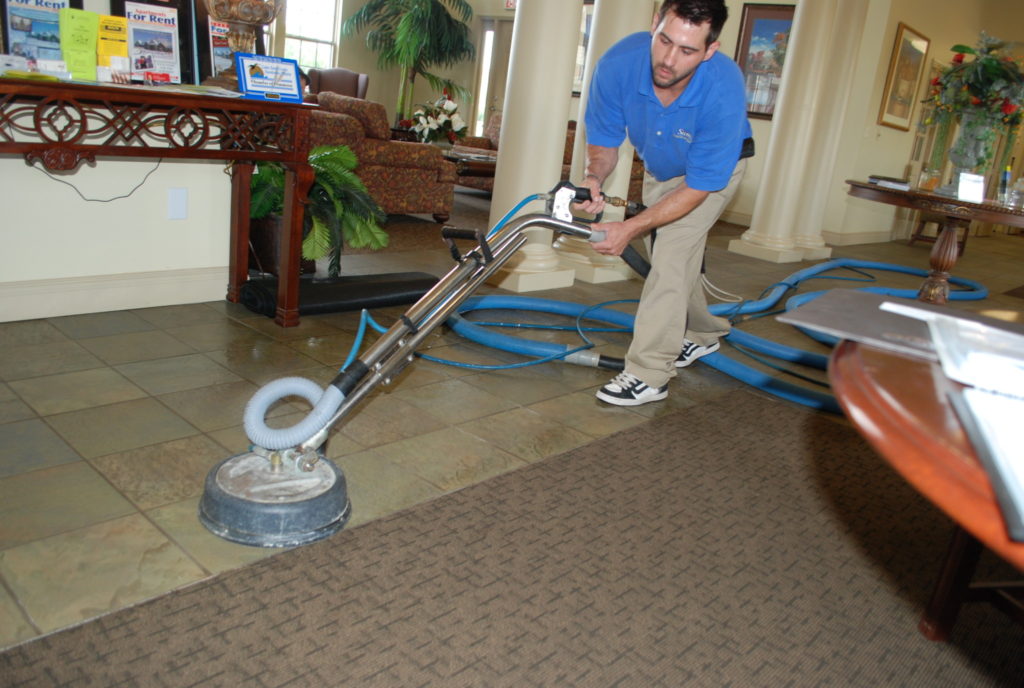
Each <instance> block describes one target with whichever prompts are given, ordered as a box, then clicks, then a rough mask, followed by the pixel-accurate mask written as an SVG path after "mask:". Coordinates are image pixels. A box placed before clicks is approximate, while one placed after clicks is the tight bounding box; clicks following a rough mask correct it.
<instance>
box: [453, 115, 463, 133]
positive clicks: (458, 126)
mask: <svg viewBox="0 0 1024 688" xmlns="http://www.w3.org/2000/svg"><path fill="white" fill-rule="evenodd" d="M465 128H466V123H465V122H464V121H462V115H460V114H459V113H457V112H456V113H455V114H454V115H452V131H462V130H463V129H465Z"/></svg>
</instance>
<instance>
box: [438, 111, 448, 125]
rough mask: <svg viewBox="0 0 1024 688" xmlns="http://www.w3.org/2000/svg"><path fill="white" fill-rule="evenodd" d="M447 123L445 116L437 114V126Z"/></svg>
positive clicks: (446, 116)
mask: <svg viewBox="0 0 1024 688" xmlns="http://www.w3.org/2000/svg"><path fill="white" fill-rule="evenodd" d="M447 121H448V115H447V114H445V113H443V112H442V113H441V114H439V115H438V116H437V123H438V124H442V125H443V124H444V123H445V122H447Z"/></svg>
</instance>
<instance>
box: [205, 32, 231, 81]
mask: <svg viewBox="0 0 1024 688" xmlns="http://www.w3.org/2000/svg"><path fill="white" fill-rule="evenodd" d="M207 21H209V22H210V68H211V69H212V70H213V76H217V75H218V74H220V73H221V72H224V71H227V70H228V69H230V68H231V67H232V66H233V65H234V62H233V61H232V59H231V56H232V51H231V48H230V46H228V23H227V22H222V21H217V20H216V19H207Z"/></svg>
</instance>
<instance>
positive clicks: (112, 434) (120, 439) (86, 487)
mask: <svg viewBox="0 0 1024 688" xmlns="http://www.w3.org/2000/svg"><path fill="white" fill-rule="evenodd" d="M476 217H477V219H479V214H478V215H477V216H476ZM462 226H474V227H477V228H481V225H480V224H476V225H465V224H463V225H462ZM739 229H740V228H737V227H735V226H730V225H722V226H721V227H720V228H716V230H715V231H714V232H713V234H712V237H711V239H710V242H709V250H708V260H707V265H708V275H709V276H710V277H711V279H712V280H713V281H714V282H715V283H716V284H717V285H718V286H720V287H723V288H725V289H727V290H729V291H731V292H734V293H738V294H740V295H742V296H743V297H745V298H749V299H756V298H758V297H759V296H760V295H761V292H762V290H764V289H765V288H766V287H768V286H769V285H772V284H774V283H776V282H777V281H778V280H779V279H781V278H783V277H785V276H787V275H789V274H792V273H793V272H795V271H797V270H800V269H802V268H804V267H807V266H808V265H810V263H800V264H786V265H775V264H770V263H766V262H763V261H758V260H753V259H748V258H744V257H742V256H738V255H736V254H731V253H728V252H727V251H726V250H725V247H726V246H727V243H728V241H729V239H731V238H735V237H736V236H737V235H738V232H739ZM929 250H930V249H929V246H928V245H927V244H918V245H915V246H913V247H908V246H906V245H905V244H904V243H903V242H893V243H888V244H874V245H868V246H852V247H839V248H836V249H835V250H834V257H854V258H862V259H866V260H875V261H884V262H889V263H895V264H899V265H908V266H913V267H919V268H920V267H924V266H925V265H926V264H927V255H928V252H929ZM1022 258H1024V238H1022V237H1012V236H1006V235H996V236H992V237H986V238H976V239H975V238H972V240H971V242H970V243H969V245H968V251H967V255H965V256H964V257H963V258H962V259H961V261H960V263H959V264H958V266H957V268H956V270H955V274H956V275H959V276H964V277H969V278H971V279H975V280H978V281H980V282H982V283H983V284H985V285H986V286H987V287H988V288H989V289H990V291H991V293H992V296H990V297H989V298H988V299H986V300H985V301H983V302H959V304H958V306H957V307H963V308H968V309H971V310H980V309H996V310H1002V311H1006V312H1008V313H1010V314H1011V315H1014V314H1015V315H1016V317H1021V315H1022V310H1024V300H1022V299H1019V298H1013V297H1009V296H1004V295H1003V292H1006V291H1008V290H1010V289H1012V288H1015V287H1019V286H1021V283H1022V282H1024V278H1022V277H1021V276H1022V275H1024V272H1022V270H1021V267H1020V266H1021V264H1022ZM450 260H451V259H450V257H449V256H448V254H447V252H446V251H445V250H443V249H436V250H427V251H423V250H418V251H401V250H388V251H384V252H381V253H377V254H368V255H360V256H352V257H349V258H347V259H346V261H345V268H346V272H347V273H348V274H356V273H371V272H382V271H383V272H391V271H425V272H432V273H434V274H438V275H440V274H443V272H445V271H446V270H447V269H448V267H449V265H450ZM874 274H875V275H878V276H879V281H880V282H882V283H883V284H886V285H890V286H900V287H907V288H916V286H917V285H918V284H919V283H920V277H918V276H916V275H908V274H902V273H888V272H878V271H874ZM847 275H852V273H847ZM853 276H856V275H853ZM832 286H858V285H857V284H850V283H845V282H839V283H836V282H825V281H816V282H811V283H807V286H805V287H804V288H803V289H802V291H808V290H817V289H824V288H829V287H832ZM639 288H640V283H639V282H638V281H636V280H632V281H628V282H619V283H611V284H602V285H590V284H583V283H577V284H576V285H575V286H573V287H572V288H569V289H564V290H555V291H552V292H542V293H536V294H532V296H538V297H544V298H553V299H557V300H564V301H573V302H579V303H600V302H605V301H610V300H615V299H625V298H635V297H636V296H637V295H638V294H639ZM482 291H483V292H484V293H486V292H490V291H493V290H491V289H490V288H484V290H482ZM615 307H618V308H624V309H627V310H628V309H629V308H631V307H632V306H630V305H621V306H615ZM403 311H404V307H396V308H388V309H383V310H381V311H376V312H375V313H374V315H375V317H377V319H378V320H379V321H381V322H382V323H385V324H389V323H390V322H391V321H393V319H394V318H395V317H396V316H397V315H398V314H400V313H401V312H403ZM502 315H508V317H510V318H511V317H514V318H515V319H519V320H522V319H525V318H526V317H527V316H523V315H522V314H515V315H514V316H513V314H501V313H498V314H494V313H487V314H486V316H487V317H488V318H490V319H497V318H500V317H502ZM536 317H537V318H538V319H540V320H547V319H548V318H547V317H546V316H536ZM357 319H358V314H355V313H339V314H331V315H321V316H308V317H304V318H303V319H302V323H301V325H300V326H299V327H296V328H290V329H282V328H279V327H277V326H276V325H275V324H274V323H273V322H272V321H271V320H270V319H268V318H265V317H262V316H259V315H255V314H253V313H251V312H249V311H247V310H245V309H244V308H242V307H241V306H238V305H235V304H230V303H227V302H213V303H203V304H193V305H181V306H170V307H164V308H147V309H138V310H129V311H120V312H109V313H94V314H88V315H76V316H68V317H59V318H48V319H43V320H34V321H24V322H11V323H0V647H5V646H10V645H13V644H17V643H20V642H23V641H25V640H28V639H30V638H33V637H36V636H38V635H41V634H45V633H49V632H52V631H54V630H57V629H60V628H63V627H66V626H69V625H73V624H77V623H80V622H82V621H84V620H87V619H90V618H93V617H95V616H98V615H101V614H104V613H106V612H109V611H112V610H115V609H119V608H122V607H125V606H128V605H132V604H135V603H138V602H141V601H143V600H146V599H149V598H152V597H155V596H158V595H161V594H163V593H166V592H168V591H170V590H173V589H175V588H179V587H181V586H185V585H189V584H191V583H195V582H196V581H200V580H202V579H205V578H208V577H210V576H213V575H215V574H217V573H220V572H222V571H226V570H228V569H231V568H235V567H238V566H243V565H245V564H247V563H250V562H252V561H255V560H257V559H259V558H261V557H266V556H272V555H273V554H275V552H276V551H277V550H267V549H260V548H250V547H244V546H241V545H235V544H232V543H228V542H225V541H223V540H220V539H218V538H217V537H214V536H213V535H211V534H209V533H208V532H207V531H205V530H204V529H203V528H202V527H201V526H200V524H199V522H198V520H197V518H196V509H197V503H198V500H199V496H200V492H201V489H202V484H203V478H204V477H205V475H206V473H207V472H208V471H209V469H210V467H211V466H212V465H213V464H214V463H216V462H217V461H219V460H220V459H222V458H225V457H226V456H229V455H231V454H234V453H238V452H239V451H242V450H244V449H245V447H246V446H247V440H246V439H245V437H244V433H243V431H242V428H241V426H240V422H241V412H242V408H243V406H244V404H245V402H246V401H247V400H248V398H249V396H250V395H251V394H252V393H253V392H254V391H255V390H256V389H257V388H258V386H259V385H261V384H263V383H265V382H267V381H269V380H272V379H274V378H277V377H280V376H283V375H304V376H307V377H310V378H312V379H314V380H317V381H319V382H321V383H326V382H328V381H329V380H330V379H331V378H333V377H334V374H335V370H336V368H337V366H338V365H339V364H341V363H342V362H343V360H344V358H345V356H346V355H347V353H348V350H349V348H350V346H351V345H352V343H353V341H354V338H355V333H356V328H357ZM741 327H743V328H744V329H748V330H751V331H754V332H756V333H758V334H763V335H764V336H767V337H769V338H772V339H776V340H781V341H790V342H793V343H797V344H798V345H800V346H801V347H803V348H808V349H813V350H819V351H821V350H823V349H822V347H821V346H820V345H818V344H816V343H815V342H810V341H809V340H807V339H806V338H805V337H804V336H803V335H801V334H799V333H798V332H796V331H795V330H793V329H792V328H790V327H788V326H785V325H781V324H780V323H777V322H776V321H775V320H774V319H773V318H770V317H765V318H757V319H749V320H748V322H746V323H744V324H742V325H741ZM530 336H533V337H539V338H557V339H558V340H560V341H562V340H564V341H567V342H570V341H576V340H575V335H572V334H566V333H558V332H551V331H545V332H543V333H541V334H532V335H530ZM591 338H592V339H593V340H594V342H595V345H596V346H597V348H598V349H599V350H601V351H604V352H608V353H610V354H611V355H615V356H621V355H622V353H623V351H624V349H623V347H624V345H625V344H626V342H627V340H626V338H625V336H624V335H622V334H619V333H594V334H592V335H591ZM424 350H429V351H428V353H430V354H431V355H434V356H438V357H441V358H445V359H450V360H454V361H460V362H465V363H510V362H514V361H517V360H520V359H519V357H518V356H516V355H513V354H504V353H500V352H495V351H493V350H489V349H486V348H484V347H482V346H479V345H476V344H473V343H469V342H466V341H464V340H461V339H459V338H458V337H457V336H455V335H453V334H452V333H450V332H448V331H447V330H438V331H435V332H434V333H433V334H432V335H431V337H430V339H429V341H428V342H427V344H426V346H425V347H424ZM754 365H755V366H758V365H759V364H756V363H755V364H754ZM611 375H612V373H610V372H608V371H603V370H598V369H591V368H581V367H577V366H572V365H567V364H560V363H548V364H544V365H541V366H537V367H530V368H520V369H512V370H498V371H479V370H474V369H470V368H460V367H451V366H447V365H442V364H439V363H434V362H430V361H425V360H418V361H417V362H416V363H414V364H413V365H412V366H410V367H409V368H407V369H406V370H405V371H403V373H402V374H401V376H399V378H398V379H397V380H396V382H395V383H394V384H392V385H391V386H390V387H387V388H383V387H382V388H379V389H377V390H376V391H375V392H374V393H373V394H372V396H371V397H370V398H369V399H368V400H367V401H365V402H364V403H363V404H362V405H361V406H360V407H358V408H357V410H356V411H355V412H354V413H353V414H352V415H350V416H349V417H348V418H347V419H346V420H345V422H344V423H343V424H341V425H340V427H338V428H337V429H336V430H337V431H336V432H335V434H334V435H333V437H332V439H331V441H330V442H329V444H328V455H329V456H330V457H331V458H332V459H333V460H334V461H335V462H336V463H337V464H338V465H339V466H340V467H341V468H342V470H343V471H344V473H345V475H346V478H347V480H348V485H349V494H350V497H351V499H352V502H353V505H354V513H353V517H352V520H351V521H350V524H349V526H348V527H350V528H352V527H358V526H359V525H360V524H362V523H365V522H367V521H369V520H371V519H374V518H378V517H380V516H382V515H385V514H388V513H391V512H393V511H395V510H397V509H401V508H403V507H406V506H409V505H412V504H415V503H418V502H421V501H424V500H428V499H433V498H435V497H438V496H441V495H443V494H445V493H447V492H450V491H453V490H458V489H460V488H461V487H464V486H466V485H469V484H472V483H475V482H477V481H480V480H483V479H486V478H488V477H490V476H493V475H497V474H499V473H502V472H504V471H508V470H513V469H515V468H517V467H519V466H523V465H525V464H527V463H529V462H532V461H537V460H540V459H543V458H545V457H549V456H552V455H555V454H558V453H560V452H564V451H566V450H568V449H571V448H573V447H576V446H579V445H581V444H584V443H586V442H590V441H592V440H594V439H595V438H600V437H602V436H605V435H608V434H611V433H614V432H616V431H619V430H622V429H624V428H627V427H629V426H631V425H634V424H636V423H640V422H643V421H644V420H645V419H647V418H650V417H652V416H653V415H657V414H661V413H665V412H667V411H671V410H673V409H678V408H682V407H687V406H691V405H694V404H698V403H700V402H701V401H702V400H704V399H708V398H711V397H713V396H715V395H718V394H722V393H723V392H725V391H728V390H731V389H733V388H735V387H736V386H738V385H739V384H740V383H739V382H737V381H735V380H733V379H731V378H729V377H726V376H725V375H723V374H721V373H718V372H716V371H714V370H712V369H710V368H708V367H706V366H703V365H696V366H693V367H692V368H689V369H687V370H684V371H681V374H680V375H679V377H678V379H677V380H676V381H674V382H673V383H672V384H671V387H670V396H669V399H668V400H667V401H666V402H663V403H660V404H653V405H648V406H644V407H640V408H635V409H622V408H613V407H608V406H605V405H602V404H601V403H599V402H597V401H596V400H595V399H594V397H593V392H594V390H595V389H596V387H598V386H599V385H601V384H603V383H604V382H605V381H606V380H607V379H608V378H609V377H610V376H611ZM818 377H821V375H820V374H819V375H818ZM302 413H304V411H303V409H302V408H300V407H299V406H295V405H285V406H282V407H280V408H277V409H275V411H274V414H275V416H276V418H275V421H274V422H275V423H281V424H285V423H292V422H295V419H297V418H299V417H301V414H302Z"/></svg>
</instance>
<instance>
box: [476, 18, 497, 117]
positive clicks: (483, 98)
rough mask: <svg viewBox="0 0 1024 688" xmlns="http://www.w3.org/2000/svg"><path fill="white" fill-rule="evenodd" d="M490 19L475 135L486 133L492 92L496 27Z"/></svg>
mask: <svg viewBox="0 0 1024 688" xmlns="http://www.w3.org/2000/svg"><path fill="white" fill-rule="evenodd" d="M493 23H494V22H492V21H490V20H485V30H484V45H483V49H482V50H481V51H480V83H479V86H478V88H477V98H476V113H475V114H474V117H473V135H474V136H482V135H483V133H484V126H485V124H484V116H485V115H486V114H487V103H488V98H489V97H490V94H489V93H488V91H489V90H490V82H491V78H490V77H491V60H492V59H493V51H494V27H493Z"/></svg>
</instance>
